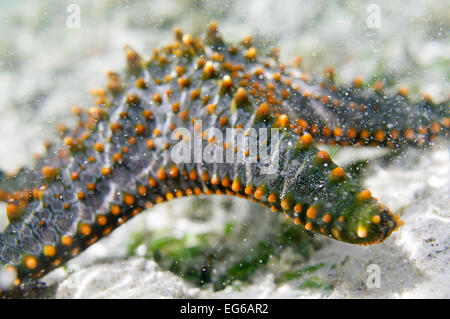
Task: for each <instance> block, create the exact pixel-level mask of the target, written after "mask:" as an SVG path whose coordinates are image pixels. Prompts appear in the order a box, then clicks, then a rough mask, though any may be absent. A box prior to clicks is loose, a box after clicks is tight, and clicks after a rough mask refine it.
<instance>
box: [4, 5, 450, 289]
mask: <svg viewBox="0 0 450 319" xmlns="http://www.w3.org/2000/svg"><path fill="white" fill-rule="evenodd" d="M78 2H79V3H80V5H81V8H82V10H83V11H82V13H83V14H84V15H83V17H84V19H85V20H83V23H85V24H84V27H83V28H81V29H80V30H78V31H73V30H67V29H65V28H61V23H64V18H65V15H66V12H65V5H64V4H62V3H63V1H57V2H53V1H50V0H48V1H42V2H31V3H28V4H27V6H28V7H23V8H20V7H19V8H16V9H14V10H13V9H11V12H12V13H11V14H9V13H8V11H7V10H6V9H5V10H3V9H2V12H3V14H6V13H8V14H7V18H5V16H2V19H1V21H0V23H1V27H2V30H3V31H2V40H3V44H2V45H0V54H1V57H2V58H1V60H0V67H1V68H2V69H1V70H2V72H0V94H1V96H2V99H3V103H2V104H1V105H0V110H1V112H2V114H3V115H4V116H3V119H2V120H1V125H0V159H1V160H0V165H1V167H2V169H6V170H11V169H13V168H15V167H18V166H20V165H23V164H30V160H29V158H30V157H31V155H30V154H31V152H32V151H39V150H40V149H39V148H36V147H35V145H38V142H39V141H40V140H41V139H42V137H43V136H47V137H48V136H51V134H53V133H52V132H53V130H52V129H49V127H53V126H54V122H55V121H56V120H60V119H63V118H64V117H65V116H66V114H67V113H69V111H68V108H69V107H70V105H72V104H75V103H76V104H81V105H87V103H88V101H89V100H88V98H87V94H84V92H85V90H86V87H88V86H92V85H94V86H99V85H100V84H102V83H104V79H103V77H102V71H104V70H105V69H107V68H111V66H114V67H117V65H118V63H117V62H118V61H120V64H119V65H123V59H122V57H121V54H122V52H121V50H120V47H121V46H122V45H123V44H124V43H125V42H128V43H130V44H132V45H133V46H134V47H136V48H137V49H139V50H140V51H141V52H151V51H150V50H151V48H152V47H153V46H154V45H155V44H157V43H160V42H166V43H167V37H168V36H170V35H169V34H168V33H167V32H166V33H164V32H162V31H159V33H158V28H157V27H156V28H153V25H151V26H150V28H151V32H149V31H142V29H139V28H134V29H133V23H136V21H138V22H139V21H144V22H143V23H144V24H145V23H146V22H147V21H152V22H151V23H149V25H150V24H152V23H153V24H155V23H156V22H155V21H157V20H155V19H154V17H153V16H152V14H153V15H157V16H158V15H159V16H162V17H164V19H166V18H170V14H180V15H182V13H183V12H184V11H186V12H190V13H189V14H185V15H183V20H182V21H181V22H180V23H178V24H181V25H182V26H183V28H185V29H188V28H189V27H191V26H192V25H193V24H192V23H190V22H189V21H191V20H195V19H201V18H202V16H201V14H199V13H198V12H197V11H198V10H197V11H195V13H196V14H197V16H195V15H194V14H193V12H194V11H192V10H191V11H189V10H190V9H189V8H188V6H189V4H188V5H187V7H186V3H189V1H182V2H177V3H176V5H175V4H174V2H172V1H157V2H155V6H154V7H152V8H151V10H149V8H147V9H145V10H146V11H145V12H147V13H146V14H147V15H148V16H147V15H146V14H144V15H142V16H141V20H139V19H136V17H139V14H141V12H144V9H142V8H140V7H143V6H145V4H144V3H145V2H136V3H138V4H140V7H139V6H137V7H132V6H130V7H128V5H127V6H126V8H120V4H119V2H118V1H113V0H111V1H104V2H100V1H98V2H97V1H96V2H95V5H94V4H91V3H94V2H89V1H78ZM11 3H12V2H11ZM56 3H58V5H56ZM211 3H216V2H214V1H211V2H208V4H209V5H210V6H211V10H216V9H217V8H215V7H214V5H212V4H211ZM217 3H219V2H217ZM238 3H240V2H233V1H231V2H227V6H226V7H227V8H229V7H233V5H234V6H236V7H238V9H236V10H237V12H238V13H239V14H237V15H236V17H237V18H236V17H233V16H230V17H229V18H227V19H228V20H225V21H224V22H223V26H224V27H223V31H224V34H225V35H226V36H227V35H230V36H234V38H242V37H243V36H244V35H246V33H248V32H250V31H253V30H258V31H260V32H261V33H263V34H266V33H267V34H269V33H270V34H271V35H272V39H273V38H277V40H279V42H280V44H281V46H282V48H283V49H285V50H286V51H288V54H290V53H293V52H298V51H300V53H302V54H304V55H305V56H306V57H309V58H310V60H313V62H314V63H315V64H316V65H327V64H328V63H333V62H334V63H336V61H342V62H340V63H343V64H341V70H338V71H341V72H339V74H340V75H341V80H344V81H343V82H347V83H348V82H349V81H350V80H351V78H352V77H353V76H355V75H363V76H364V77H366V76H369V75H370V74H371V73H373V72H374V67H376V64H375V63H374V62H373V61H374V57H382V60H383V59H384V61H390V63H386V67H387V68H388V70H390V71H392V72H393V73H394V74H396V73H401V74H402V76H403V75H404V74H407V75H408V76H409V75H410V76H409V78H408V79H407V81H409V83H413V84H416V85H417V86H419V87H421V88H424V87H426V89H427V90H430V91H431V92H433V93H436V95H437V96H438V97H441V98H442V97H445V96H446V93H445V92H446V90H448V86H446V85H445V84H444V85H442V83H444V82H445V80H444V81H442V80H441V79H442V78H441V76H442V72H441V71H440V70H441V69H440V68H438V67H437V66H438V65H439V63H440V62H439V61H440V59H442V58H443V57H445V56H446V55H447V56H448V52H449V51H448V50H449V48H448V44H445V41H443V39H431V40H430V39H427V40H426V41H425V42H423V41H424V39H426V32H428V31H424V30H428V28H429V29H430V30H432V29H433V27H434V24H433V23H430V22H429V21H427V18H426V17H428V16H434V17H437V18H439V17H441V16H442V12H445V9H443V8H441V6H442V2H441V1H429V2H427V4H426V5H425V4H424V3H421V2H420V1H418V2H414V1H409V2H398V3H401V4H395V3H394V2H390V3H389V4H383V6H382V10H383V13H384V15H383V16H382V18H383V20H382V21H383V27H382V28H381V29H380V30H378V31H377V32H378V33H377V34H376V36H374V37H372V38H371V37H369V38H367V37H366V34H365V32H361V31H360V32H358V28H356V26H360V25H361V24H362V23H363V21H360V20H365V16H364V15H363V13H365V8H364V7H362V8H361V5H359V3H358V4H355V3H353V2H351V1H349V2H348V3H347V6H346V7H345V8H344V6H340V5H334V7H332V8H328V9H327V7H326V6H323V5H324V2H320V1H317V2H314V4H312V3H311V2H310V3H309V4H307V3H302V2H297V1H288V0H283V1H280V5H279V6H277V7H274V8H272V7H271V6H272V3H271V2H270V1H248V2H246V3H245V4H238ZM277 3H278V2H277ZM406 3H407V4H406ZM156 4H157V5H156ZM183 6H185V7H183ZM246 6H247V7H246ZM216 7H218V8H222V7H221V4H219V5H217V6H216ZM55 8H56V9H55ZM58 10H59V11H58ZM224 10H225V9H224ZM357 10H360V11H361V12H362V13H361V16H359V15H355V14H354V12H355V11H357ZM36 12H38V14H36ZM55 12H56V13H55ZM58 12H59V13H58ZM177 12H178V13H177ZM399 12H402V14H398V13H399ZM317 13H320V16H321V17H322V19H321V20H320V21H321V22H319V23H318V24H317V25H316V24H313V23H311V24H310V23H309V21H310V19H313V18H314V19H316V18H315V15H317ZM58 14H60V15H61V16H58ZM211 16H212V18H214V13H213V14H209V16H208V18H207V19H211ZM101 19H103V20H101ZM152 19H153V20H152ZM236 19H237V20H238V21H236ZM100 20H101V21H100ZM410 20H411V21H413V22H411V23H409V21H410ZM314 21H316V20H314ZM330 21H333V22H334V23H335V25H334V26H333V27H330ZM281 22H282V23H281ZM205 23H206V21H205ZM161 24H162V22H161ZM185 24H186V26H185ZM130 25H131V26H130ZM280 26H282V29H283V30H284V32H280V31H279V29H280ZM299 26H302V28H303V27H304V29H302V30H304V31H302V33H298V29H299ZM134 27H135V26H134ZM146 27H148V25H146ZM437 28H438V27H437ZM274 30H275V31H274ZM392 30H396V32H392ZM169 33H170V31H169ZM149 34H151V35H152V37H150V36H149ZM286 34H287V35H289V36H285V35H286ZM294 35H295V37H297V38H296V40H293V37H294ZM350 35H351V37H350ZM278 37H279V38H278ZM124 39H126V40H124ZM142 39H144V40H142ZM233 40H234V39H233ZM401 40H404V41H405V42H406V43H408V46H409V52H408V54H409V55H410V56H409V59H406V60H405V58H404V57H405V55H404V52H403V51H402V50H403V47H402V44H401ZM368 41H369V42H368ZM367 43H369V44H367ZM399 43H400V44H399ZM325 45H328V48H327V46H325ZM328 52H333V56H335V57H336V61H333V59H331V60H330V59H329V57H328V55H327V54H328ZM355 52H359V53H360V55H357V54H355ZM335 53H336V54H335ZM306 60H307V59H306V58H305V61H306ZM67 61H70V63H68V62H67ZM344 61H345V62H344ZM306 62H307V61H306ZM378 62H379V61H378ZM314 63H313V64H312V65H314ZM381 64H382V65H384V64H383V63H381ZM411 64H412V65H414V67H415V68H416V69H415V70H414V72H409V71H408V70H409V68H410V67H411ZM361 72H362V74H361ZM433 81H434V82H433ZM417 83H418V84H417ZM80 92H83V94H80ZM43 93H44V94H43ZM416 93H417V92H416ZM47 120H48V121H49V122H48V123H46V121H47ZM24 121H26V122H27V125H24ZM49 124H50V125H49ZM24 149H26V151H24ZM338 162H339V160H338ZM449 170H450V146H449V144H448V141H443V140H439V141H438V142H437V143H436V145H435V146H433V147H432V148H429V149H426V150H423V151H417V150H414V149H409V150H406V152H405V153H404V154H402V155H401V156H400V157H398V158H397V159H396V160H395V161H394V163H391V164H390V165H389V166H387V167H380V166H377V165H374V166H372V168H371V169H370V174H368V178H367V179H366V181H365V184H366V185H365V186H366V187H367V188H368V189H370V190H371V191H372V193H373V194H374V196H375V197H377V198H378V199H379V200H380V202H382V203H384V204H386V205H387V206H388V207H390V209H391V210H392V211H394V212H397V213H399V214H400V215H401V219H402V220H403V221H404V222H405V225H404V226H403V227H401V229H400V230H399V231H398V232H396V233H394V234H393V235H392V236H391V237H390V238H389V239H388V240H386V241H385V242H384V243H383V244H380V245H374V246H370V247H360V246H353V245H348V244H344V243H340V242H336V241H333V240H328V239H326V238H323V239H321V241H322V243H323V244H324V247H323V248H322V249H320V250H318V251H316V252H315V253H314V254H313V255H312V257H311V258H310V259H309V260H308V261H307V262H306V263H305V267H306V266H308V265H317V264H325V265H326V266H324V267H322V268H320V269H318V270H317V271H316V272H314V276H317V277H320V278H324V279H325V280H326V281H327V282H328V283H329V284H330V285H331V286H332V287H333V289H331V290H321V289H301V290H300V289H297V288H298V286H299V283H300V279H295V280H292V281H289V282H287V283H283V284H280V285H279V284H275V282H274V275H273V271H274V270H276V268H280V267H281V268H282V267H283V263H282V262H280V263H278V264H274V265H270V264H269V265H268V266H267V267H265V268H263V269H262V270H261V271H259V272H258V273H257V274H256V275H255V278H254V279H253V282H254V283H253V284H249V285H242V287H241V288H240V289H239V290H236V289H233V288H231V287H229V288H226V289H225V290H223V291H219V292H213V291H212V290H209V289H199V288H196V287H193V286H191V285H190V284H188V283H187V282H185V281H184V280H183V279H182V278H180V277H177V276H176V275H174V274H172V273H170V272H168V271H165V270H163V269H161V268H160V267H159V266H158V265H157V264H156V263H155V262H154V261H152V260H146V259H144V258H141V257H133V258H129V259H126V258H124V256H125V255H126V242H127V240H126V238H128V236H129V234H130V233H132V232H134V231H136V229H142V228H149V229H157V228H158V227H164V226H165V225H167V224H169V223H173V222H174V220H173V219H170V217H167V216H168V215H170V214H168V213H167V206H161V207H156V208H155V209H153V210H152V211H151V212H148V213H145V214H142V215H140V216H138V217H136V218H135V219H134V220H131V221H130V222H128V223H126V224H125V225H122V226H121V227H119V228H118V229H117V230H116V231H114V232H113V233H112V234H111V235H110V236H108V238H105V239H104V240H102V241H100V242H98V243H96V244H95V245H93V246H92V247H90V248H89V249H88V250H87V251H86V252H84V253H83V254H81V255H80V256H79V257H77V258H75V259H74V260H72V261H71V262H70V263H69V270H70V271H69V272H66V271H65V270H63V269H62V268H60V269H57V270H56V271H54V272H52V273H51V274H50V275H49V276H47V277H46V281H47V282H48V283H50V284H55V285H56V286H57V288H56V292H55V294H54V295H51V296H50V297H56V298H80V297H83V298H199V297H202V298H230V297H235V298H247V297H251V298H407V297H412V298H450V286H449V285H448V283H449V282H450V272H449V253H448V251H447V250H448V246H449V241H450V236H449V234H450V233H449V222H450V210H449V207H450V195H449V194H450V178H449V177H450V171H449ZM181 205H182V204H181ZM181 205H179V206H181ZM242 205H244V204H242ZM171 209H174V210H175V209H180V207H178V208H177V207H176V205H173V206H171ZM2 210H4V208H3V206H2ZM237 213H239V212H236V214H237ZM264 213H265V214H269V212H264ZM217 216H219V218H216V219H213V220H212V221H211V222H210V223H209V224H207V225H206V226H207V227H208V228H209V230H211V229H223V224H224V220H223V219H221V218H220V216H221V215H220V214H218V215H217ZM0 224H2V223H1V222H0ZM3 224H4V222H3ZM177 225H178V227H179V228H180V231H182V232H186V231H188V230H192V227H191V226H192V225H191V224H189V222H187V221H186V220H183V219H181V220H179V224H177ZM267 227H268V225H267ZM105 258H110V259H111V258H112V261H111V260H110V261H104V260H105ZM284 258H288V259H289V256H285V257H284ZM99 259H101V260H102V261H99ZM370 265H376V266H375V267H378V268H377V269H379V271H380V272H379V274H380V277H379V279H380V280H379V283H380V286H379V288H377V287H373V288H369V287H368V285H367V280H368V277H369V272H368V267H369V266H370ZM371 267H373V266H371ZM371 267H369V268H371ZM301 280H304V278H302V279H301Z"/></svg>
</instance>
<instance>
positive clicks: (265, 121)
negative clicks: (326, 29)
mask: <svg viewBox="0 0 450 319" xmlns="http://www.w3.org/2000/svg"><path fill="white" fill-rule="evenodd" d="M126 56H127V63H128V66H127V71H126V75H125V77H123V78H122V79H121V78H120V77H119V75H118V74H115V73H111V72H110V73H108V78H109V81H108V84H107V89H106V90H97V91H95V92H93V94H94V96H95V106H94V107H91V108H89V109H88V110H87V111H82V110H81V109H80V108H78V107H76V108H74V113H75V114H76V115H77V116H79V117H80V122H79V125H78V126H77V127H76V128H74V129H68V128H66V127H60V133H61V135H62V136H63V142H62V143H55V144H49V145H48V149H47V153H46V154H45V155H44V156H43V157H42V158H40V159H39V160H38V161H37V163H36V165H35V167H34V168H33V170H29V171H28V170H23V171H21V172H20V173H19V174H18V175H17V176H16V177H11V178H10V177H6V176H3V177H2V182H1V189H2V192H1V194H0V195H1V196H0V197H1V198H2V199H3V200H7V201H8V202H9V204H8V209H7V212H8V217H9V219H10V224H9V226H8V227H7V228H6V230H5V231H4V232H2V233H1V234H0V243H1V246H0V247H1V248H0V263H1V265H2V266H3V269H4V270H5V271H11V272H15V273H17V279H16V281H14V283H13V285H15V287H13V288H11V290H7V291H6V292H7V293H9V292H11V293H17V292H19V293H20V289H17V287H19V288H23V286H24V285H28V283H29V282H32V281H33V280H35V279H36V278H39V277H41V276H43V275H44V274H46V273H48V272H49V271H50V270H51V269H54V268H55V267H58V266H60V265H62V264H64V263H65V262H66V261H67V260H69V259H71V258H72V257H74V256H76V255H77V254H79V253H80V252H81V251H83V250H84V249H85V248H86V247H88V246H89V245H91V244H93V243H94V242H96V241H97V240H98V239H100V238H101V237H103V236H106V235H107V234H109V233H110V232H111V231H112V230H113V229H114V228H116V227H118V226H120V225H121V224H122V223H124V222H125V221H127V220H128V219H129V218H131V217H133V216H135V215H137V214H139V213H140V212H141V211H143V210H144V209H147V208H150V207H151V206H152V205H154V204H158V203H160V202H162V201H165V200H171V199H174V198H176V197H181V196H190V195H200V194H226V195H234V196H238V197H243V198H248V199H251V200H254V201H257V202H259V203H261V204H262V205H263V206H268V207H271V208H272V210H273V211H275V212H280V213H284V214H286V216H288V217H290V218H292V219H293V220H294V222H295V223H296V224H303V225H304V226H305V228H306V229H308V230H312V231H315V232H317V233H319V234H323V235H325V236H327V237H331V238H334V239H336V240H340V241H344V242H348V243H354V244H372V243H377V242H382V241H383V240H384V239H385V238H387V237H388V236H389V235H390V234H391V232H392V231H393V230H395V229H397V228H398V227H399V226H400V225H401V221H399V219H398V217H397V216H395V215H393V214H392V213H391V212H390V211H389V210H388V209H387V208H386V207H384V206H383V205H381V204H379V203H377V201H376V199H374V198H373V197H372V196H371V194H370V192H369V191H367V190H363V188H362V187H361V186H360V185H359V182H358V181H357V180H356V179H354V178H353V177H352V176H351V175H350V174H346V173H345V171H344V170H343V169H342V168H340V167H338V166H337V165H336V164H334V163H333V161H332V160H331V158H330V156H329V155H328V153H326V152H325V151H319V149H318V148H317V147H316V146H315V145H314V141H316V142H327V143H331V142H332V143H340V144H343V145H345V144H346V143H347V144H369V145H371V144H377V145H388V146H393V147H395V146H396V145H401V144H402V143H406V142H408V143H415V142H417V144H426V143H422V142H421V141H422V140H424V141H426V142H428V141H430V140H432V138H433V137H434V136H435V135H437V134H444V135H445V134H447V131H448V117H447V116H448V105H438V106H431V103H430V102H426V105H427V106H426V107H420V106H416V107H414V106H413V105H412V104H407V105H408V107H409V109H408V111H410V110H411V109H414V108H415V109H414V110H415V112H412V113H411V114H413V117H412V118H414V116H419V115H417V114H418V113H420V112H422V111H423V112H428V113H427V116H426V117H424V118H423V119H422V118H420V121H419V123H415V122H411V123H409V122H408V123H404V122H403V113H401V112H400V113H401V116H400V115H398V116H397V117H395V118H396V119H398V123H397V124H398V125H399V127H398V128H397V127H394V128H393V129H392V127H390V129H392V130H391V131H393V130H397V131H398V136H397V138H395V136H392V137H389V134H391V133H392V132H388V131H387V126H386V129H385V128H383V125H387V123H386V121H384V119H385V115H386V114H384V115H383V114H381V113H383V112H385V111H386V110H388V109H389V107H388V106H389V103H391V102H390V101H394V100H395V101H400V102H398V103H400V104H401V103H407V100H406V98H405V97H404V95H405V94H404V92H402V93H403V95H402V96H397V97H393V98H391V99H389V98H383V99H377V98H375V97H374V96H375V95H373V94H377V93H376V91H379V88H377V90H375V91H371V90H362V89H360V87H361V85H360V83H359V82H358V81H356V83H355V84H354V85H353V87H352V88H348V89H345V88H337V87H334V84H333V83H332V82H330V81H331V79H332V76H330V77H329V79H328V80H327V82H324V83H323V84H322V83H315V82H311V81H309V80H307V79H306V76H305V74H304V73H303V72H300V71H299V70H298V69H295V68H287V67H285V66H284V65H282V64H281V63H279V62H278V60H277V56H276V51H273V52H272V53H271V55H270V56H263V57H259V56H258V53H257V50H256V49H255V48H254V47H252V44H251V40H250V39H246V40H244V41H243V42H242V43H241V44H237V45H235V46H233V45H226V44H225V43H224V41H223V40H222V39H221V38H220V37H219V36H218V34H217V27H216V25H215V24H214V23H212V24H211V25H210V26H209V27H208V29H207V34H206V39H205V41H204V42H202V41H201V40H200V39H198V38H193V37H192V36H190V35H187V34H183V33H182V32H181V31H180V30H175V42H174V43H172V44H170V45H168V46H166V47H164V48H162V49H161V50H155V52H154V56H153V57H152V58H151V59H150V60H148V61H145V60H144V59H142V58H141V57H140V56H139V55H138V54H136V53H135V52H134V51H133V50H131V49H130V48H128V47H127V48H126ZM346 90H347V91H346ZM345 92H347V93H348V94H345ZM370 92H372V93H373V94H372V95H370V94H371V93H370ZM325 94H326V95H325ZM366 95H367V96H366ZM374 99H375V101H377V102H376V103H385V104H383V107H380V106H379V107H377V108H375V105H374V102H372V101H374ZM335 100H337V102H336V101H335ZM364 101H366V102H367V103H365V102H364ZM380 101H382V102H380ZM383 101H384V102H383ZM352 102H353V103H357V105H358V108H352V107H351V106H350V109H351V110H354V111H348V109H345V108H344V106H345V105H347V104H348V105H350V104H351V103H352ZM395 103H397V102H395ZM424 103H425V102H424ZM361 104H364V105H365V108H364V107H362V106H361ZM351 105H353V104H351ZM421 105H425V104H421ZM391 106H392V105H391ZM338 107H340V108H341V109H344V110H346V111H342V113H341V112H340V111H339V108H338ZM358 110H359V111H358ZM368 110H370V112H369V111H368ZM351 112H355V113H354V114H353V113H351ZM361 112H362V113H361ZM377 112H381V113H380V114H378V113H377ZM400 113H398V112H397V113H395V114H400ZM392 114H394V113H392ZM356 115H358V116H360V115H361V116H362V115H365V118H367V121H363V122H362V123H360V124H361V125H362V126H358V127H356V123H359V122H361V120H358V117H357V116H356ZM372 117H373V120H372ZM410 118H411V117H408V119H410ZM425 118H426V120H425ZM195 119H197V120H202V125H203V129H206V128H208V127H216V128H219V129H220V130H221V131H222V132H225V130H226V128H236V129H240V130H242V131H244V132H245V131H246V130H248V129H250V128H252V129H259V128H265V129H272V128H278V129H280V131H281V139H280V142H279V144H278V146H279V150H280V153H279V154H280V161H279V164H280V165H279V168H278V170H277V171H276V173H275V174H269V175H267V174H263V173H262V172H261V163H253V164H242V163H226V164H225V163H185V164H177V163H174V162H173V161H172V160H171V157H170V152H171V150H172V149H173V147H174V145H176V143H177V142H178V140H173V139H172V138H171V135H172V132H173V131H174V129H175V128H181V127H184V128H186V129H188V130H189V131H191V132H194V131H196V130H197V128H196V125H195V121H194V120H195ZM416 119H418V117H417V118H416ZM358 121H359V122H358ZM408 121H409V120H408ZM426 121H428V122H426ZM353 124H355V127H353V126H351V125H353ZM391 124H392V123H391ZM394 124H395V123H394ZM410 124H411V125H416V124H417V127H416V126H414V127H413V126H410ZM422 126H426V131H425V130H423V129H422ZM404 127H408V129H409V128H411V130H412V131H413V133H414V136H415V137H414V138H411V139H410V138H409V137H411V136H410V134H406V130H404ZM416 128H417V131H416ZM419 129H422V131H419ZM380 130H381V131H382V133H383V134H381V133H379V131H380ZM366 131H367V132H366ZM355 134H356V135H355ZM366 134H368V136H366ZM405 134H406V135H405ZM420 134H421V135H420ZM393 135H394V134H393ZM270 138H271V136H270ZM214 142H215V141H213V140H211V139H210V140H206V139H205V140H203V142H202V143H203V148H204V147H206V146H207V145H210V144H213V143H214ZM216 142H217V141H216ZM268 144H270V143H268ZM221 147H222V145H221ZM227 147H229V146H227V145H224V148H225V149H227ZM271 147H272V146H269V151H270V150H271V149H270V148H271ZM268 227H270V226H268ZM4 292H5V291H4Z"/></svg>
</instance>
